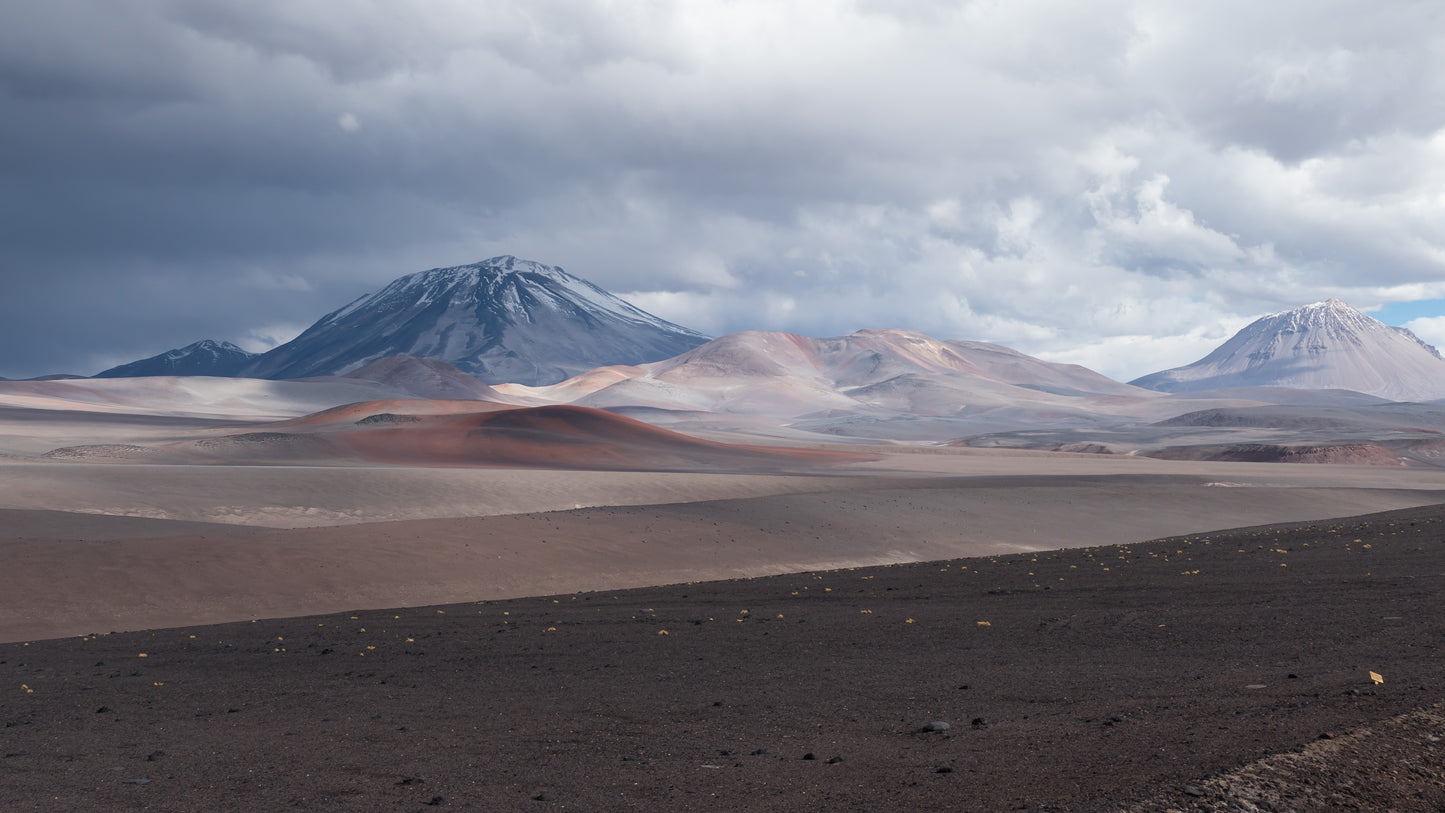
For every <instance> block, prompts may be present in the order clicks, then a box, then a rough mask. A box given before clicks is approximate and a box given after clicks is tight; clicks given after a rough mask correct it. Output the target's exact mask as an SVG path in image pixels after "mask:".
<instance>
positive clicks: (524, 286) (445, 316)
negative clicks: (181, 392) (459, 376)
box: [246, 256, 707, 385]
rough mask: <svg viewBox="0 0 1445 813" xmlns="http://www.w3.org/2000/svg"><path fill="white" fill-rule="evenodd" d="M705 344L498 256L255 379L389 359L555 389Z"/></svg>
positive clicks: (274, 360) (422, 279)
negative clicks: (595, 372)
mask: <svg viewBox="0 0 1445 813" xmlns="http://www.w3.org/2000/svg"><path fill="white" fill-rule="evenodd" d="M705 341H707V337H706V336H703V335H702V334H700V333H697V332H695V331H692V330H689V329H687V328H684V327H681V326H679V325H675V324H672V323H671V322H668V321H665V320H663V319H659V318H658V317H656V316H653V315H651V314H649V313H646V312H645V311H642V310H640V309H638V308H636V307H633V306H632V305H630V304H628V303H627V302H624V301H623V300H621V299H619V298H617V297H616V296H613V295H612V294H610V293H608V292H606V291H604V290H602V289H601V288H598V287H597V286H595V285H593V284H592V283H590V282H587V281H586V280H583V279H579V278H577V277H574V276H572V275H570V274H568V273H567V272H566V271H563V270H562V269H561V268H556V267H552V266H547V265H542V264H540V263H535V262H529V261H526V260H519V259H517V258H516V257H510V256H503V257H494V258H492V259H490V260H484V261H482V262H479V263H474V264H472V265H464V266H457V267H454V268H434V269H432V270H430V271H423V272H421V273H417V274H410V275H407V276H404V277H401V278H400V279H397V280H395V281H394V282H392V283H391V284H390V285H387V286H386V287H385V288H383V289H381V290H380V291H378V292H376V293H375V294H372V295H370V296H365V297H362V298H360V299H358V300H356V301H354V302H352V303H351V304H349V305H347V306H346V307H344V308H341V309H340V310H337V311H334V312H333V313H330V314H328V315H326V316H324V317H322V318H321V320H320V321H318V322H317V323H316V324H314V325H312V326H311V327H310V328H308V329H307V330H306V331H305V332H304V333H302V334H301V335H300V336H297V337H296V338H295V339H293V340H292V341H290V342H287V343H286V344H283V345H281V346H279V347H277V348H275V349H273V350H271V351H269V352H267V353H265V354H264V355H262V356H261V357H260V358H258V359H257V360H256V361H255V362H254V363H253V364H251V365H250V366H249V367H248V368H247V370H246V374H247V375H250V376H254V377H258V378H302V377H308V376H321V375H339V374H343V373H347V372H350V371H352V370H355V369H357V368H358V367H361V366H363V365H365V364H367V363H369V362H372V361H376V360H377V359H381V358H386V357H388V356H396V355H409V356H416V357H418V358H427V359H437V360H440V361H445V362H448V363H449V364H452V365H455V366H456V367H457V368H458V369H460V370H462V371H463V372H465V373H468V374H470V375H473V376H476V377H477V378H479V379H481V380H482V381H484V382H486V383H489V384H496V383H502V382H514V383H520V384H527V385H540V384H551V383H554V382H557V381H561V380H563V379H565V378H567V377H569V376H572V375H576V374H577V373H581V372H584V371H586V370H590V369H592V368H594V367H599V366H602V365H606V364H638V363H642V362H649V361H657V360H658V359H665V358H669V357H671V356H675V355H677V354H679V353H682V352H685V351H687V350H689V349H691V348H693V347H696V346H698V345H699V344H702V343H703V342H705Z"/></svg>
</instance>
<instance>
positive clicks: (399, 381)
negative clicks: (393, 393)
mask: <svg viewBox="0 0 1445 813" xmlns="http://www.w3.org/2000/svg"><path fill="white" fill-rule="evenodd" d="M341 377H342V378H359V379H364V380H366V381H375V382H376V383H378V384H385V385H387V386H389V387H395V388H397V389H398V390H403V391H405V392H409V393H411V394H412V395H413V396H414V397H416V398H455V399H465V400H477V401H499V400H504V399H502V398H501V396H500V394H499V393H498V392H497V391H496V390H494V389H492V388H491V387H489V386H487V385H486V384H483V383H482V382H481V381H478V380H477V379H476V378H473V377H472V376H469V375H467V374H466V373H464V372H462V371H461V370H458V369H457V368H456V367H454V366H452V365H450V364H447V363H446V362H445V361H437V360H436V359H419V358H416V357H414V356H389V357H387V358H384V359H378V360H377V361H373V362H372V363H370V364H368V365H366V366H364V367H359V368H357V369H355V370H352V371H351V372H349V373H347V374H346V375H344V376H341Z"/></svg>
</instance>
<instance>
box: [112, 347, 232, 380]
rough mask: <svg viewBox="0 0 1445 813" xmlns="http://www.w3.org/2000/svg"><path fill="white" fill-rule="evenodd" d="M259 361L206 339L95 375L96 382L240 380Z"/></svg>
mask: <svg viewBox="0 0 1445 813" xmlns="http://www.w3.org/2000/svg"><path fill="white" fill-rule="evenodd" d="M255 358H256V354H255V353H248V352H246V351H245V350H242V349H241V348H239V347H237V346H236V345H234V344H231V343H230V342H218V341H215V340H213V339H202V340H201V341H198V342H196V343H195V344H188V345H186V346H185V347H182V348H178V349H176V350H167V351H166V352H164V353H161V354H159V355H155V356H151V357H150V358H145V359H141V360H140V361H132V362H131V363H129V364H122V365H120V366H118V367H112V368H110V369H109V370H105V371H104V372H99V373H96V374H95V377H96V378H140V377H142V376H151V375H211V376H218V377H221V378H233V377H235V376H237V375H238V374H239V373H240V372H241V369H242V368H243V367H245V366H246V365H247V364H250V363H251V361H252V360H254V359H255Z"/></svg>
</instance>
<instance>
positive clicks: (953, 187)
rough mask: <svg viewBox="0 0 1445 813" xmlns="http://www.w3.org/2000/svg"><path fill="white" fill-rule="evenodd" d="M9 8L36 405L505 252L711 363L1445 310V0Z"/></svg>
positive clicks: (1059, 343)
mask: <svg viewBox="0 0 1445 813" xmlns="http://www.w3.org/2000/svg"><path fill="white" fill-rule="evenodd" d="M4 15H5V24H4V25H3V26H0V119H3V121H5V126H4V127H3V128H0V239H3V245H4V247H5V251H4V253H3V256H0V277H3V291H0V375H4V376H9V377H21V376H30V375H40V374H46V373H55V372H74V373H83V374H89V373H94V372H96V371H98V370H100V369H102V368H104V367H107V366H110V365H111V364H115V363H119V362H123V361H129V360H132V359H135V358H139V357H142V356H147V355H151V354H154V353H157V352H160V351H162V350H166V349H169V348H171V347H177V346H180V345H184V344H188V343H190V342H192V341H195V340H197V339H201V338H216V339H225V340H231V341H235V342H237V343H239V344H242V345H243V346H246V347H248V349H252V350H261V349H265V348H267V347H269V346H271V345H272V344H274V343H276V342H278V341H284V340H285V339H287V338H290V336H291V335H292V334H294V333H295V332H297V331H299V330H300V329H301V328H302V327H304V326H305V325H307V324H309V323H310V322H311V321H313V320H314V319H315V318H317V317H319V316H320V315H321V314H322V313H325V312H327V311H329V310H332V309H334V308H336V307H339V306H340V305H342V304H344V303H345V302H347V301H349V300H350V299H352V298H354V297H356V296H358V295H360V294H362V293H366V292H369V291H372V290H375V289H376V288H378V287H380V286H381V285H383V284H384V283H385V282H387V281H389V280H391V279H392V278H394V277H397V276H400V275H401V274H405V273H410V272H413V271H419V270H423V269H426V268H431V267H436V266H444V265H455V264H460V263H466V262H473V261H476V260H479V259H483V258H486V257H490V256H494V255H497V254H515V255H517V256H521V257H526V258H528V259H534V260H537V261H540V262H545V263H550V264H556V265H562V266H564V267H566V268H567V269H568V270H569V271H572V272H573V273H576V274H578V275H581V276H584V277H587V278H588V279H591V280H592V281H594V282H596V283H598V284H600V285H602V286H603V287H606V288H608V289H610V290H613V291H614V292H617V293H619V294H621V295H623V296H624V297H627V298H629V299H631V300H632V301H634V302H636V303H637V304H638V305H640V306H641V307H644V308H646V309H648V310H651V311H653V312H655V313H657V314H658V315H660V316H663V317H665V318H668V319H671V320H673V321H676V322H680V323H682V324H686V325H688V326H690V327H694V328H696V329H699V330H702V331H705V332H709V333H712V334H721V333H725V332H729V331H734V330H742V329H754V328H757V329H770V330H789V331H794V332H798V333H804V334H808V335H813V336H826V335H838V334H842V333H847V332H851V331H853V330H856V329H859V328H864V327H906V328H913V329H917V330H922V331H924V332H927V333H930V334H932V335H935V336H938V337H940V338H961V339H981V340H988V341H996V342H1000V343H1003V344H1007V345H1009V346H1012V347H1016V348H1018V349H1020V350H1023V351H1025V352H1029V353H1033V354H1036V355H1039V356H1041V357H1043V358H1047V359H1050V360H1056V361H1071V362H1078V363H1082V364H1085V365H1087V366H1089V367H1092V368H1094V369H1097V370H1099V371H1101V372H1104V373H1106V374H1109V375H1113V376H1115V377H1119V378H1125V379H1127V378H1131V377H1133V376H1137V375H1142V374H1144V373H1147V372H1151V371H1154V370H1157V369H1161V368H1164V367H1169V366H1174V365H1176V364H1181V363H1185V362H1188V361H1192V360H1194V359H1196V358H1198V357H1200V356H1202V355H1203V354H1204V353H1205V352H1207V351H1208V350H1209V349H1211V348H1212V347H1213V346H1214V345H1215V344H1217V343H1218V342H1220V341H1222V340H1223V339H1225V338H1226V337H1227V336H1228V335H1229V334H1230V333H1232V332H1233V331H1234V330H1236V329H1237V328H1239V327H1240V326H1242V325H1243V324H1245V323H1246V322H1248V321H1249V320H1250V319H1252V318H1253V317H1256V316H1258V315H1260V314H1262V313H1266V312H1270V311H1274V310H1280V309H1285V308H1291V307H1295V306H1298V305H1301V304H1305V303H1308V302H1312V301H1317V300H1320V299H1324V298H1327V297H1331V296H1335V297H1339V298H1341V299H1345V300H1347V301H1349V302H1351V303H1352V304H1354V305H1356V306H1359V307H1362V308H1366V309H1377V308H1380V307H1382V306H1386V305H1389V304H1391V303H1406V302H1415V301H1421V300H1436V299H1445V196H1442V194H1441V190H1442V189H1445V104H1442V103H1441V101H1440V100H1441V99H1445V87H1442V85H1445V79H1442V77H1445V64H1442V62H1445V33H1442V32H1445V14H1442V12H1441V11H1440V10H1439V6H1438V5H1436V4H1431V3H1413V2H1397V3H1385V4H1379V3H1370V4H1366V3H1357V2H1319V0H1315V2H1309V3H1305V2H1289V1H1282V2H1273V3H1266V4H1260V3H1245V2H1219V3H1209V4H1197V3H1195V4H1187V3H1152V2H1151V3H1142V2H1141V3H1132V2H1107V1H1106V2H1097V3H1089V4H1077V3H1068V2H1043V1H1042V0H1039V1H1032V0H1020V1H1019V2H1010V3H995V2H937V3H932V4H928V3H894V2H885V1H884V0H876V1H874V2H867V1H865V0H858V1H857V2H843V0H836V1H835V2H821V1H820V2H746V1H745V0H744V1H741V2H723V1H722V0H716V1H715V2H709V1H708V0H695V1H691V0H690V1H689V2H676V3H672V2H656V1H644V0H636V2H627V1H626V0H613V2H605V3H604V2H596V3H587V2H580V1H579V2H546V1H545V0H544V1H541V2H539V1H538V0H530V1H529V2H503V1H501V0H498V1H497V2H462V1H460V0H458V1H457V2H444V1H442V0H437V1H436V2H428V3H411V4H404V3H397V2H383V1H382V0H375V1H374V2H365V1H364V0H347V2H340V0H292V1H291V2H284V3H283V2H254V1H252V0H247V1H245V2H242V1H240V0H209V1H208V2H177V1H168V0H104V2H101V1H100V0H91V1H90V2H85V1H83V0H52V1H51V2H46V3H12V4H9V5H8V7H7V9H6V11H5V12H4ZM1439 315H1441V314H1439V313H1435V314H1429V315H1428V316H1439ZM1412 324H1413V325H1414V326H1415V327H1416V328H1418V329H1420V330H1421V332H1422V334H1424V335H1425V338H1427V340H1434V341H1445V319H1434V318H1420V319H1417V320H1416V321H1415V322H1414V323H1412ZM1432 331H1434V333H1432Z"/></svg>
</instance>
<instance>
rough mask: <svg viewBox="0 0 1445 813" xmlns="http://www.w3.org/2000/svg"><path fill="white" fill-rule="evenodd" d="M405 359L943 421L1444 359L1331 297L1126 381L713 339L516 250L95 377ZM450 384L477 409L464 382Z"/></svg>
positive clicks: (682, 399) (1428, 392) (789, 412)
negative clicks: (281, 338)
mask: <svg viewBox="0 0 1445 813" xmlns="http://www.w3.org/2000/svg"><path fill="white" fill-rule="evenodd" d="M398 357H411V358H414V359H421V360H428V361H430V362H444V363H445V364H447V365H449V367H448V369H452V368H454V369H455V370H460V371H461V372H462V373H465V374H467V375H469V376H472V377H475V378H476V379H478V380H480V381H482V382H486V383H487V384H492V385H501V384H506V385H509V386H512V387H521V388H523V389H522V390H517V391H518V392H524V391H525V390H526V388H542V389H541V390H538V391H536V392H530V391H525V394H524V397H532V398H542V399H544V400H550V401H552V402H554V403H555V402H563V403H574V402H575V403H580V404H587V405H592V406H600V407H604V408H610V409H619V408H649V409H666V410H699V411H708V412H724V413H731V414H770V415H777V416H783V415H786V416H788V417H795V418H796V417H801V416H805V415H809V414H814V413H817V414H821V413H826V412H828V411H829V410H835V411H836V410H841V411H845V412H849V413H867V414H876V413H909V414H916V415H952V414H959V413H962V412H965V411H970V410H972V411H975V412H976V411H978V410H981V409H1000V408H1004V407H1009V406H1014V407H1018V406H1029V407H1034V406H1048V405H1050V403H1051V399H1050V396H1056V397H1057V398H1064V399H1065V402H1067V401H1068V398H1069V397H1072V396H1080V395H1087V396H1103V395H1109V394H1113V395H1133V396H1137V395H1140V394H1141V393H1143V392H1144V391H1155V392H1162V393H1207V392H1214V391H1221V390H1239V389H1246V390H1252V389H1258V388H1261V387H1272V388H1287V389H1303V390H1347V391H1353V392H1359V393H1364V394H1367V395H1372V396H1377V397H1380V398H1384V399H1387V400H1392V401H1429V400H1436V399H1445V359H1442V358H1441V356H1440V354H1439V352H1437V351H1436V350H1435V348H1433V347H1431V346H1430V345H1428V344H1426V343H1424V342H1423V341H1421V340H1420V339H1419V338H1418V337H1416V336H1415V335H1414V334H1413V333H1411V332H1410V331H1408V330H1406V329H1404V328H1397V327H1390V326H1388V325H1385V324H1383V323H1381V322H1379V321H1378V320H1376V319H1373V318H1371V317H1369V316H1368V315H1366V314H1364V313H1362V312H1361V311H1359V310H1357V309H1355V308H1353V307H1351V306H1349V305H1347V304H1345V303H1344V302H1341V301H1339V300H1337V299H1330V300H1327V301H1324V302H1317V303H1314V304H1311V305H1306V306H1304V307H1301V308H1297V309H1294V310H1289V311H1284V312H1281V313H1275V314H1270V315H1268V316H1265V317H1262V318H1260V319H1258V320H1256V321H1255V322H1253V323H1252V324H1250V325H1249V326H1247V327H1246V328H1244V329H1243V330H1241V331H1239V332H1238V333H1237V334H1236V335H1235V336H1233V337H1232V338H1231V339H1229V340H1228V341H1227V342H1225V343H1224V344H1223V345H1221V346H1220V347H1219V348H1218V349H1216V350H1214V351H1213V352H1212V353H1210V354H1208V355H1207V356H1205V357H1204V358H1202V359H1200V360H1198V361H1196V362H1194V363H1192V364H1189V365H1185V366H1183V367H1178V368H1175V369H1171V370H1164V371H1161V372H1157V373H1153V374H1150V375H1146V376H1143V377H1141V378H1138V379H1135V380H1134V381H1132V382H1130V384H1128V385H1125V384H1121V383H1119V382H1117V381H1113V380H1112V379H1108V378H1105V377H1104V376H1101V375H1099V374H1097V373H1094V372H1092V371H1089V370H1086V369H1084V368H1082V367H1076V366H1075V367H1066V366H1064V365H1050V364H1048V363H1046V362H1043V361H1041V360H1039V359H1035V358H1032V357H1030V356H1026V355H1024V354H1022V353H1018V352H1017V351H1014V350H1011V349H1009V348H1006V347H1001V346H998V345H991V344H987V343H983V342H963V341H941V340H938V339H933V338H931V337H928V336H924V335H923V334H921V333H916V332H912V331H904V330H864V331H859V332H857V333H854V334H851V335H849V336H844V337H836V338H828V339H812V338H807V337H803V336H795V335H792V334H784V333H769V332H762V331H744V332H741V333H735V334H730V335H728V336H724V337H722V338H720V339H716V340H711V341H709V340H708V338H707V337H706V336H704V335H703V334H701V333H699V332H697V331H694V330H690V329H688V328H686V327H682V326H680V325H676V324H673V323H672V322H668V321H666V320H664V319H661V318H659V317H656V316H654V315H652V314H649V313H647V312H645V311H642V310H641V309H639V308H637V307H635V306H633V305H631V304H629V303H627V302H626V301H624V300H622V299H620V298H619V297H617V296H615V295H613V294H611V293H608V292H607V291H604V290H603V289H601V288H599V287H597V286H596V285H593V284H592V283H590V282H587V281H586V280H583V279H581V278H578V277H575V276H573V275H571V274H568V273H567V272H566V271H564V270H563V269H561V268H557V267H554V266H547V265H543V264H541V263H536V262H531V261H527V260H520V259H518V258H516V257H512V256H501V257H494V258H492V259H489V260H483V261H481V262H478V263H473V264H470V265H463V266H455V267H450V268H434V269H431V270H429V271H423V272H420V273H416V274H409V275H407V276H403V277H401V278H399V279H397V280H395V281H393V282H392V283H390V284H389V285H387V286H385V287H384V288H382V289H381V290H379V291H377V292H376V293H374V294H370V295H367V296H363V297H360V298H358V299H357V300H355V301H353V302H351V303H349V304H347V305H346V306H344V307H342V308H340V309H338V310H336V311H333V312H332V313H329V314H327V315H326V316H323V317H322V318H321V319H320V320H318V321H317V322H316V323H315V324H313V325H312V326H311V327H309V328H307V329H306V330H305V331H303V332H302V333H301V334H300V335H299V336H297V337H296V338H295V339H293V340H291V341H290V342H287V343H285V344H282V345H280V346H278V347H276V348H274V349H272V350H270V351H268V352H266V353H264V354H260V355H255V354H251V353H247V352H246V351H245V350H242V349H241V348H239V347H237V346H236V345H234V344H230V343H228V342H217V341H214V340H205V341H200V342H196V343H195V344H192V345H189V346H187V347H184V348H180V349H177V350H172V351H169V352H166V353H162V354H159V355H157V356H153V357H150V358H147V359H142V360H139V361H135V362H131V363H129V364H123V365H120V366H118V367H113V368H111V369H109V370H106V371H104V372H102V373H100V374H98V376H97V377H101V378H115V377H134V376H156V375H211V376H224V377H249V378H262V379H288V378H308V377H317V376H336V375H349V374H352V373H353V372H354V371H356V370H360V369H362V368H366V367H368V365H371V364H373V363H376V362H379V361H382V360H385V359H391V358H398ZM405 368H406V370H407V374H408V375H412V376H415V375H446V376H450V375H451V374H450V373H447V374H442V373H438V371H437V370H436V369H432V370H431V371H430V373H422V372H420V370H421V368H419V367H418V366H417V364H415V363H410V364H407V365H405ZM372 373H373V374H375V371H374V370H373V371H372ZM448 386H450V387H451V389H449V390H448V391H450V392H454V393H456V394H457V395H458V397H470V396H467V395H465V393H466V392H467V391H468V390H469V387H468V386H466V385H462V384H458V383H457V382H456V381H455V380H452V382H451V384H450V385H448ZM1057 398H1055V399H1054V400H1057Z"/></svg>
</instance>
